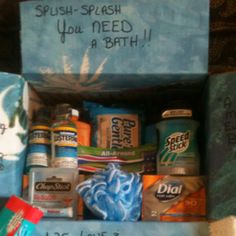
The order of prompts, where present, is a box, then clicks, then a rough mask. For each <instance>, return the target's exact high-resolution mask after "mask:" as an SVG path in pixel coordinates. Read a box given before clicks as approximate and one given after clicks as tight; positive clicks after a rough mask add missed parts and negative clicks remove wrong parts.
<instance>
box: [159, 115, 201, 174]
mask: <svg viewBox="0 0 236 236" xmlns="http://www.w3.org/2000/svg"><path fill="white" fill-rule="evenodd" d="M198 125H199V123H198V122H197V121H194V120H191V119H187V118H181V119H180V118H178V119H166V120H162V121H160V122H159V123H157V129H158V131H159V151H158V154H157V173H158V174H160V175H161V174H164V175H172V174H177V175H199V159H200V158H199V152H198V145H197V139H196V131H197V128H198Z"/></svg>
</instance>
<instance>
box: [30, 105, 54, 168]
mask: <svg viewBox="0 0 236 236" xmlns="http://www.w3.org/2000/svg"><path fill="white" fill-rule="evenodd" d="M50 122H51V112H50V110H49V108H46V107H44V108H41V109H40V110H39V111H38V112H37V113H36V118H35V122H33V124H32V126H31V128H30V134H29V146H28V153H27V161H26V172H28V171H29V170H30V168H32V167H48V166H49V161H50V156H51V155H50V154H51V149H50V145H51V128H50V126H51V124H50Z"/></svg>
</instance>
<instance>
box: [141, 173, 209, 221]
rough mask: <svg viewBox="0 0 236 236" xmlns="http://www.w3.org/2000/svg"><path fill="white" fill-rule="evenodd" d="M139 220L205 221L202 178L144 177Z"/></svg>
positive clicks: (204, 198)
mask: <svg viewBox="0 0 236 236" xmlns="http://www.w3.org/2000/svg"><path fill="white" fill-rule="evenodd" d="M142 220H144V221H154V220H157V221H174V222H175V221H176V222H180V221H204V220H206V180H205V177H202V176H169V175H144V176H143V201H142Z"/></svg>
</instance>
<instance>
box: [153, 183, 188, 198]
mask: <svg viewBox="0 0 236 236" xmlns="http://www.w3.org/2000/svg"><path fill="white" fill-rule="evenodd" d="M183 188H184V185H183V183H182V182H181V181H178V180H174V181H167V182H164V183H161V184H160V185H159V186H158V189H157V191H156V197H157V198H158V199H159V200H160V201H161V202H167V201H171V200H175V199H177V198H179V197H180V195H181V193H182V191H183Z"/></svg>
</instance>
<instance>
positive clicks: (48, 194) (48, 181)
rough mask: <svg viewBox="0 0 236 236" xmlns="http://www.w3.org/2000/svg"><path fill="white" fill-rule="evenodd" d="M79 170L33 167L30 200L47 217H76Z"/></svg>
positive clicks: (30, 179) (30, 180) (30, 178)
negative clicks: (76, 188)
mask: <svg viewBox="0 0 236 236" xmlns="http://www.w3.org/2000/svg"><path fill="white" fill-rule="evenodd" d="M77 181H78V171H77V170H74V169H68V168H32V169H31V171H30V177H29V201H30V203H31V204H34V205H35V206H37V207H39V208H40V209H41V210H42V211H43V212H44V216H45V217H60V218H64V217H65V218H74V217H75V216H76V207H77V194H76V191H75V187H76V185H77V183H78V182H77Z"/></svg>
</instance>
